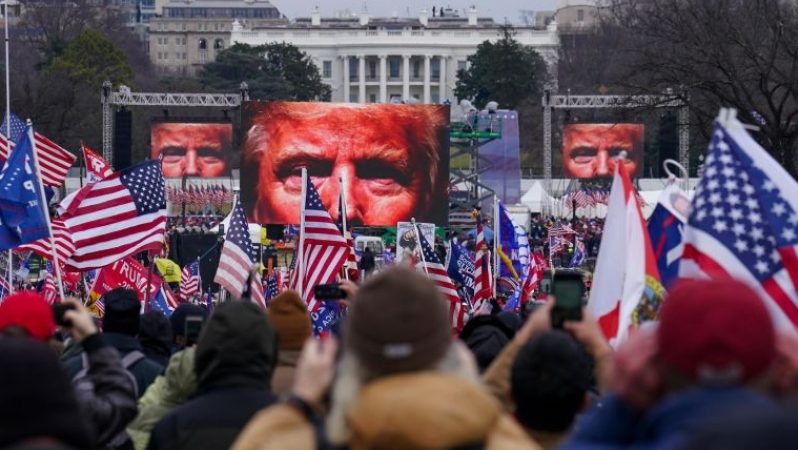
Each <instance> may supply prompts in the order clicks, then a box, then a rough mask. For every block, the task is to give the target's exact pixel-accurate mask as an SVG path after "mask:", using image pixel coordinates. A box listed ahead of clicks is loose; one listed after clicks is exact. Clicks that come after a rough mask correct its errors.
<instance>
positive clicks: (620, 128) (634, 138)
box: [562, 123, 645, 178]
mask: <svg viewBox="0 0 798 450" xmlns="http://www.w3.org/2000/svg"><path fill="white" fill-rule="evenodd" d="M644 132H645V128H644V126H643V124H638V123H580V124H570V125H565V126H564V127H563V138H562V165H563V171H564V173H565V176H566V177H569V178H594V177H611V176H613V174H614V173H615V161H616V158H617V157H618V156H619V155H620V154H621V152H626V159H625V164H626V168H627V169H628V170H629V174H630V175H632V176H639V175H640V174H642V173H643V136H644V135H645V133H644Z"/></svg>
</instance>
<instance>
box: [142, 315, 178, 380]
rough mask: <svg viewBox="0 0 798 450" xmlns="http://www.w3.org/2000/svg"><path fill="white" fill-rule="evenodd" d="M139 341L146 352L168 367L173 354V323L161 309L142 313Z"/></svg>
mask: <svg viewBox="0 0 798 450" xmlns="http://www.w3.org/2000/svg"><path fill="white" fill-rule="evenodd" d="M139 342H140V343H141V348H142V350H143V352H144V354H145V355H146V356H147V357H148V358H150V359H151V360H153V361H155V362H156V363H158V364H160V365H161V366H163V367H166V365H167V364H169V357H170V356H172V325H171V323H170V322H169V319H167V318H166V316H164V315H163V313H162V312H160V311H149V312H146V313H144V314H142V315H141V323H140V325H139Z"/></svg>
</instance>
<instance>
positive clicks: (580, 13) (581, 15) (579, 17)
mask: <svg viewBox="0 0 798 450" xmlns="http://www.w3.org/2000/svg"><path fill="white" fill-rule="evenodd" d="M576 21H577V22H584V21H585V10H584V9H577V10H576Z"/></svg>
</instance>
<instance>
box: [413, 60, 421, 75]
mask: <svg viewBox="0 0 798 450" xmlns="http://www.w3.org/2000/svg"><path fill="white" fill-rule="evenodd" d="M413 78H421V61H419V60H415V61H413Z"/></svg>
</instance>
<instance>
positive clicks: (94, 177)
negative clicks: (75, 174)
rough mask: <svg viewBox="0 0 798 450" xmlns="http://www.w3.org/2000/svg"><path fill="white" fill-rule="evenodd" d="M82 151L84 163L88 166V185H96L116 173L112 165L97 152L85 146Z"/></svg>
mask: <svg viewBox="0 0 798 450" xmlns="http://www.w3.org/2000/svg"><path fill="white" fill-rule="evenodd" d="M81 149H82V150H83V162H84V164H85V165H86V181H87V182H88V183H90V184H91V183H96V182H98V181H100V180H102V179H103V178H105V177H108V176H110V175H111V174H112V173H114V170H113V169H112V168H111V165H110V164H108V162H106V161H105V160H104V159H103V158H102V156H100V155H98V154H97V152H95V151H94V150H92V149H90V148H89V147H86V146H85V145H83V146H81Z"/></svg>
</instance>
